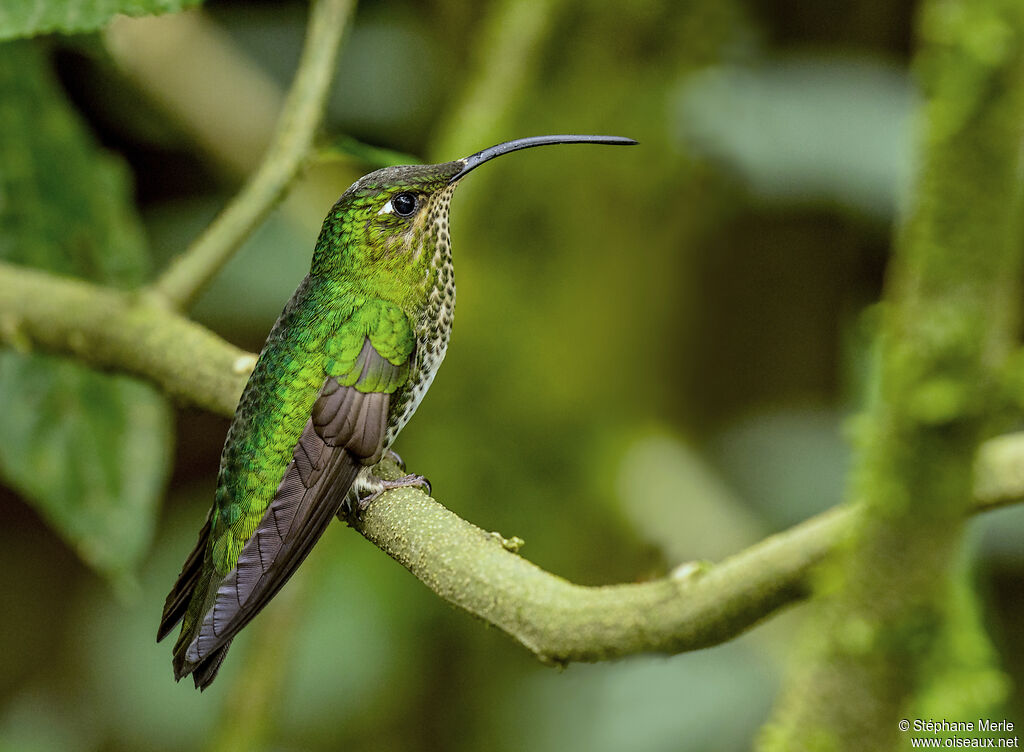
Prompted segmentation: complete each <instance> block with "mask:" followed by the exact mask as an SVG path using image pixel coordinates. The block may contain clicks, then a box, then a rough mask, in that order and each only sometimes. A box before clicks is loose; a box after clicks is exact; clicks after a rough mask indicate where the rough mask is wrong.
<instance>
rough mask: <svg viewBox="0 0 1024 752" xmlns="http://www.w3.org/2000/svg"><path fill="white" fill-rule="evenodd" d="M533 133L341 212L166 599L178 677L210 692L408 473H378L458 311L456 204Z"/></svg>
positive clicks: (240, 412)
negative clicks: (327, 555) (321, 547)
mask: <svg viewBox="0 0 1024 752" xmlns="http://www.w3.org/2000/svg"><path fill="white" fill-rule="evenodd" d="M574 141H593V142H598V143H632V142H631V141H629V140H628V139H616V138H612V137H589V136H552V137H541V138H538V139H522V140H520V141H515V142H509V143H508V144H502V145H499V146H497V147H492V148H491V149H488V150H485V151H483V152H479V153H478V154H475V155H473V156H472V157H468V158H467V159H463V160H458V161H455V162H447V163H444V164H439V165H423V166H410V167H390V168H386V169H383V170H378V171H377V172H375V173H371V174H370V175H367V176H365V177H363V178H361V179H360V180H359V181H357V182H356V183H355V184H354V185H353V186H352V187H351V188H349V189H348V190H347V191H346V192H345V194H344V195H343V196H342V197H341V198H340V199H339V200H338V202H337V203H336V204H335V205H334V207H333V208H332V209H331V211H330V213H329V214H328V215H327V218H326V219H325V220H324V225H323V228H322V230H321V232H320V236H319V238H318V240H317V245H316V248H315V250H314V253H313V261H312V265H311V268H310V273H309V275H308V276H307V277H306V279H304V280H303V282H302V284H301V285H300V286H299V288H298V289H297V290H296V291H295V294H294V295H293V296H292V298H291V300H289V302H288V304H287V305H286V306H285V309H284V311H283V312H282V314H281V316H280V318H279V319H278V321H277V323H276V324H275V325H274V328H273V329H272V330H271V332H270V335H269V336H268V338H267V342H266V345H265V346H264V348H263V351H262V352H261V353H260V356H259V359H258V360H257V362H256V366H255V368H254V370H253V373H252V375H251V377H250V379H249V382H248V384H247V385H246V388H245V391H244V392H243V394H242V398H241V400H240V402H239V405H238V409H237V411H236V414H235V418H234V420H233V421H232V424H231V428H230V429H229V431H228V436H227V441H226V442H225V445H224V450H223V452H222V454H221V466H220V472H219V474H218V478H217V490H216V493H215V495H214V504H213V508H212V509H211V511H210V515H209V517H208V520H207V524H206V525H205V526H204V528H203V530H202V531H201V532H200V537H199V542H198V544H197V545H196V548H195V550H194V551H193V552H192V554H191V556H190V557H189V558H188V560H187V561H186V562H185V565H184V567H183V568H182V572H181V574H180V575H179V578H178V581H177V583H176V584H175V586H174V588H173V589H172V591H171V593H170V595H168V598H167V602H166V604H165V606H164V614H163V618H162V620H161V624H160V629H159V633H158V639H162V638H163V637H164V636H165V635H166V634H167V633H168V632H169V631H170V630H171V629H173V627H174V626H175V624H177V623H178V622H179V621H181V622H182V628H181V633H180V635H179V638H178V640H177V642H176V644H175V646H174V669H175V677H176V678H179V679H180V678H181V677H182V676H185V675H187V674H190V673H191V674H192V675H193V678H194V680H195V684H196V686H197V687H200V688H205V687H206V686H208V685H209V683H210V682H211V681H213V678H214V677H215V676H216V673H217V670H218V668H219V666H220V663H221V661H222V660H223V658H224V655H225V654H226V652H227V650H228V647H229V646H230V644H231V640H232V639H233V637H234V636H235V635H236V634H237V633H238V631H240V630H241V629H242V628H243V627H244V626H245V625H246V624H247V623H248V622H249V620H250V619H252V617H253V616H255V614H256V613H257V612H258V611H259V610H260V609H261V608H262V607H263V606H264V605H266V603H267V602H268V601H269V600H270V598H272V597H273V595H274V594H275V593H276V592H277V591H278V589H280V587H281V586H282V585H283V584H284V582H285V581H287V579H288V578H289V577H290V576H291V574H292V573H293V572H294V570H295V568H296V567H297V566H298V565H299V564H300V563H301V562H302V560H303V558H304V557H305V556H306V554H307V553H308V552H309V550H310V548H311V547H312V545H313V544H314V543H315V542H316V540H317V539H318V538H319V537H320V535H321V534H322V532H323V530H324V529H325V528H326V526H327V524H328V523H329V521H330V519H331V518H333V517H334V516H335V514H337V513H338V512H339V511H340V510H342V508H343V505H344V503H345V501H346V499H348V498H351V496H352V495H353V494H355V495H356V496H359V497H363V498H365V496H366V494H367V493H369V494H371V495H375V494H376V493H378V492H380V491H381V490H383V489H385V488H387V487H392V486H394V485H401V484H414V483H416V484H418V483H422V482H423V479H422V478H421V477H420V476H407V477H406V478H405V479H401V480H400V481H396V482H390V483H388V482H384V481H380V480H379V479H376V477H375V476H373V475H372V474H371V472H370V469H371V467H372V465H373V464H375V463H376V462H378V461H379V460H380V458H381V456H382V455H383V453H384V452H386V451H387V450H388V449H389V448H390V446H391V443H392V442H393V441H394V439H395V437H396V436H397V435H398V433H399V431H401V429H402V427H403V426H404V425H405V423H406V422H407V421H408V420H409V418H410V417H411V416H412V414H413V412H415V410H416V407H417V406H418V404H419V402H420V400H421V399H422V398H423V395H424V394H425V393H426V390H427V389H428V388H429V386H430V383H431V382H432V380H433V378H434V374H435V373H436V371H437V368H438V366H439V365H440V363H441V360H442V359H443V358H444V354H445V350H446V348H447V344H448V338H449V335H450V332H451V324H452V316H453V313H454V307H455V283H454V275H453V268H452V259H451V243H450V237H449V233H448V207H449V204H450V202H451V197H452V193H453V192H454V190H455V186H456V184H457V183H458V181H459V180H460V179H461V177H462V176H463V175H465V174H466V173H467V172H469V171H470V170H471V169H473V168H475V167H476V166H477V165H478V164H482V163H483V162H485V161H487V160H489V159H491V158H493V157H494V156H498V155H499V154H503V153H506V152H508V151H514V150H516V149H520V148H526V147H528V146H536V145H540V144H544V143H563V142H574Z"/></svg>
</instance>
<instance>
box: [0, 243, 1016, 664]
mask: <svg viewBox="0 0 1024 752" xmlns="http://www.w3.org/2000/svg"><path fill="white" fill-rule="evenodd" d="M0 344H5V345H8V346H14V347H18V348H21V349H30V348H34V347H38V348H41V349H45V350H47V351H51V352H56V353H61V354H66V355H71V356H73V357H76V358H79V359H81V360H82V361H84V362H86V363H89V364H91V365H93V366H95V367H98V368H104V369H111V370H117V371H122V372H127V373H130V374H134V375H136V376H139V377H140V378H143V379H146V380H149V381H152V382H153V383H155V384H156V385H157V386H159V387H160V388H162V389H164V390H165V391H167V392H168V393H170V394H172V395H175V396H177V397H178V398H179V399H182V400H185V401H187V402H190V403H193V404H195V405H198V406H200V407H202V408H204V409H207V410H210V411H212V412H215V413H218V414H220V415H225V416H230V415H231V414H232V413H233V412H234V409H235V405H236V403H237V401H238V397H239V395H240V393H241V390H242V386H243V385H244V382H245V379H246V378H247V376H248V373H249V370H250V369H251V367H252V364H253V363H254V362H255V356H254V355H252V354H251V353H247V352H245V351H243V350H240V349H238V348H236V347H234V346H232V345H230V344H228V343H227V342H225V341H224V340H222V339H221V338H219V337H218V336H217V335H215V334H213V333H212V332H210V331H209V330H207V329H205V328H203V327H202V326H199V325H198V324H196V323H194V322H192V321H189V320H188V319H187V318H185V317H184V316H182V315H180V314H177V313H174V312H172V311H168V310H167V309H166V308H164V307H161V306H158V305H154V304H153V303H152V302H151V301H150V299H149V298H147V297H146V296H142V295H138V294H132V293H123V292H118V291H114V290H110V289H107V288H103V287H99V286H96V285H93V284H90V283H87V282H81V281H78V280H71V279H62V278H58V277H55V276H53V275H50V274H46V273H42V272H37V271H32V270H28V269H24V268H20V267H16V266H12V265H10V264H2V263H0ZM978 463H979V464H978V467H979V470H978V478H979V485H978V488H977V493H976V497H977V501H976V503H975V509H976V510H983V509H988V508H992V507H995V506H1000V505H1005V504H1012V503H1016V502H1019V501H1021V500H1022V499H1024V472H1022V471H1021V470H1020V468H1022V467H1024V434H1014V435H1010V436H1005V437H1001V438H999V439H995V440H993V441H990V442H988V443H986V444H985V445H984V446H983V449H982V452H981V453H980V454H979V458H978ZM382 471H383V472H384V473H385V474H386V473H390V474H391V475H397V474H398V473H399V472H400V471H399V470H398V468H397V467H396V466H394V465H387V464H385V465H384V466H383V467H382ZM861 515H862V508H861V506H850V507H844V508H836V509H833V510H831V511H829V512H826V513H824V514H823V515H819V516H818V517H814V518H812V519H810V520H808V521H806V522H804V523H802V524H800V525H798V526H796V527H794V528H792V529H790V530H787V531H785V532H783V533H780V534H778V535H775V536H772V537H770V538H767V539H765V540H764V541H761V542H760V543H758V544H757V545H755V546H752V547H751V548H748V549H746V550H745V551H743V552H741V553H738V554H736V555H735V556H732V557H730V558H728V559H726V560H724V561H723V562H721V563H720V564H717V565H710V564H695V565H693V566H687V567H683V568H681V569H678V570H676V572H674V573H673V574H672V575H670V576H668V577H664V578H661V579H658V580H654V581H651V582H644V583H639V584H627V585H610V586H604V587H584V586H580V585H575V584H573V583H571V582H568V581H567V580H565V579H563V578H561V577H558V576H556V575H553V574H550V573H548V572H545V571H544V570H542V569H540V568H539V567H536V566H535V565H533V564H531V563H530V562H529V561H527V560H526V559H523V558H522V557H520V556H518V555H517V554H515V553H513V552H512V551H510V550H508V549H509V548H510V546H509V545H508V543H507V542H506V541H503V540H502V539H501V537H500V536H496V535H495V534H491V533H487V532H485V531H483V530H481V529H480V528H478V527H476V526H474V525H472V524H471V523H469V522H466V521H465V520H462V519H460V518H459V517H458V516H456V515H455V514H453V513H452V512H450V511H449V510H447V509H446V508H445V507H443V506H442V505H441V504H439V503H438V502H436V501H434V500H433V499H431V498H430V497H428V496H427V495H426V494H424V493H423V492H421V491H419V490H416V489H398V490H395V491H390V492H388V493H385V494H383V495H382V496H380V497H379V498H378V499H377V500H376V501H375V502H374V503H373V504H372V505H371V506H370V508H369V509H368V510H367V511H366V513H365V514H364V515H363V517H362V519H360V520H357V521H353V523H352V524H353V526H354V527H355V528H356V529H357V530H358V531H359V532H360V533H361V534H362V535H363V536H365V537H366V538H367V539H368V540H369V541H370V542H372V543H373V544H374V545H376V546H377V547H379V548H380V549H381V550H382V551H384V552H385V553H386V554H388V555H389V556H391V557H392V558H393V559H395V560H396V561H398V562H399V563H400V564H402V565H403V566H404V567H406V568H407V569H408V570H409V571H410V572H412V573H413V574H414V575H415V576H416V577H417V578H419V579H420V580H421V581H422V582H423V583H424V584H425V585H427V587H429V588H430V589H431V590H433V591H434V592H435V593H437V594H438V595H439V596H440V597H442V598H444V599H445V600H447V601H449V602H450V603H452V604H453V605H456V606H458V607H459V608H462V609H465V610H466V611H468V612H470V613H472V614H474V615H475V616H478V617H479V618H481V619H483V620H484V621H487V622H489V623H491V624H494V625H495V626H497V627H498V628H500V629H501V630H503V631H504V632H506V633H507V634H509V635H511V636H512V637H513V638H515V639H516V640H517V641H519V642H520V643H522V644H523V645H525V646H526V647H527V648H528V649H529V650H531V651H533V652H534V653H535V654H536V655H537V656H538V657H540V658H542V659H543V660H546V661H549V662H553V663H563V662H567V661H598V660H605V659H608V658H614V657H618V656H624V655H629V654H632V653H637V652H665V653H678V652H682V651H686V650H696V649H698V648H703V647H708V646H709V645H714V644H717V643H720V642H724V641H726V640H729V639H731V638H732V637H735V636H736V635H738V634H740V633H741V632H743V631H744V630H745V629H747V628H748V627H750V626H751V625H753V624H755V623H756V622H758V621H759V620H761V619H764V618H766V617H768V616H770V615H771V614H773V613H774V612H776V611H777V610H779V609H780V608H782V607H784V606H786V605H787V604H789V603H792V602H794V601H796V600H798V599H800V598H802V597H804V596H805V595H806V594H807V592H808V582H809V576H810V573H811V571H812V569H813V568H814V566H815V565H816V564H817V563H819V562H820V561H821V560H822V559H823V558H824V557H825V556H826V555H827V554H828V553H829V552H830V551H831V550H832V549H833V548H834V547H835V546H836V545H837V543H838V542H839V541H840V540H842V539H843V537H844V536H845V535H846V533H847V531H849V530H850V529H851V526H852V525H854V524H855V523H856V521H857V519H858V518H859V517H860V516H861Z"/></svg>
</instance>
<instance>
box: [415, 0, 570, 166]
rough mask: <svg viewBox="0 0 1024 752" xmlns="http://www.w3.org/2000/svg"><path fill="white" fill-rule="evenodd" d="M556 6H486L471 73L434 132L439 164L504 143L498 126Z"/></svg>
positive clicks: (528, 2) (516, 2)
mask: <svg viewBox="0 0 1024 752" xmlns="http://www.w3.org/2000/svg"><path fill="white" fill-rule="evenodd" d="M558 6H559V0H501V2H498V3H494V4H493V5H491V6H489V11H488V15H487V17H486V18H485V19H484V22H483V23H482V25H481V28H480V29H479V30H478V31H477V32H476V34H475V36H476V39H475V40H474V44H473V46H472V49H471V51H470V55H471V57H472V62H471V63H470V64H469V65H467V66H466V69H467V70H470V71H473V73H472V75H471V76H470V77H469V78H468V80H467V81H466V82H465V84H464V85H463V89H462V91H461V94H460V96H459V97H458V98H457V99H456V100H455V101H454V102H452V103H451V105H450V106H449V107H448V108H447V112H448V114H447V116H446V117H445V119H444V120H443V121H442V123H441V124H440V126H438V128H437V135H436V137H435V139H434V144H433V148H432V149H431V153H432V154H434V155H435V156H436V157H437V159H438V161H443V160H447V159H453V158H454V157H453V156H452V155H459V154H469V153H470V152H473V151H477V150H478V149H482V148H484V147H485V146H489V145H490V144H492V143H496V142H497V141H503V140H505V135H503V134H501V133H500V130H501V129H500V125H501V123H502V122H503V121H504V120H506V119H507V118H508V117H509V114H510V112H511V110H512V108H513V107H514V106H515V104H516V103H517V102H518V101H519V100H520V95H521V93H522V91H523V88H524V86H525V84H526V83H527V82H528V81H529V79H530V76H531V75H532V74H533V72H534V71H535V70H536V66H537V60H538V57H539V56H540V51H541V48H542V46H543V44H544V41H545V40H546V39H547V37H548V34H549V32H550V29H551V26H552V24H553V20H554V16H555V14H556V12H557V10H558Z"/></svg>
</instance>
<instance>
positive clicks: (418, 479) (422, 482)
mask: <svg viewBox="0 0 1024 752" xmlns="http://www.w3.org/2000/svg"><path fill="white" fill-rule="evenodd" d="M413 486H419V487H420V488H422V489H424V490H426V492H427V495H428V496H429V495H430V492H431V490H432V489H431V486H430V481H429V480H427V479H426V478H425V477H424V476H422V475H403V476H402V477H401V478H395V479H394V480H382V481H381V482H380V487H379V488H378V489H377V490H376V491H374V492H373V493H372V494H370V495H369V496H364V497H363V498H361V499H359V501H358V502H357V504H356V507H357V509H358V511H359V512H365V511H366V508H367V507H369V506H370V504H372V503H373V502H374V501H375V500H376V499H377V497H378V496H380V495H381V494H382V493H384V492H385V491H393V490H394V489H396V488H411V487H413Z"/></svg>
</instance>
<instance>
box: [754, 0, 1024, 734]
mask: <svg viewBox="0 0 1024 752" xmlns="http://www.w3.org/2000/svg"><path fill="white" fill-rule="evenodd" d="M989 34H995V35H996V36H997V37H998V40H999V41H998V43H997V44H995V43H988V42H985V43H982V44H979V39H990V37H988V36H987V35H989ZM996 36H993V37H991V39H995V38H996ZM919 38H920V42H921V48H920V51H919V53H918V55H917V57H916V61H915V63H916V70H917V73H918V78H919V82H920V84H921V89H922V91H923V92H924V97H923V100H922V105H923V107H922V118H921V123H920V126H921V132H920V136H921V138H920V142H921V143H920V154H919V156H918V159H917V162H918V164H919V169H918V174H917V176H916V178H915V184H914V186H913V190H912V193H911V196H912V201H911V204H910V206H909V207H908V211H907V212H906V214H905V216H904V217H903V221H902V223H901V226H900V228H899V232H898V234H897V238H896V242H895V248H894V255H893V261H892V263H891V266H890V269H889V274H888V279H887V289H886V294H885V304H884V308H883V312H884V317H883V326H882V331H881V337H880V345H881V347H880V350H879V352H880V364H879V365H880V368H879V373H880V379H879V390H878V392H879V396H878V399H877V400H876V401H875V403H874V404H873V405H872V406H871V407H870V410H869V411H868V413H867V414H866V415H865V416H864V417H863V418H862V419H861V423H860V425H861V431H860V435H859V439H860V441H859V447H858V449H859V451H858V453H857V456H856V462H855V471H854V476H853V477H854V487H855V489H856V493H857V495H859V496H860V497H862V498H864V499H866V500H867V504H866V505H865V509H864V513H863V514H862V516H861V519H860V520H859V522H858V525H857V526H856V530H855V532H854V534H853V535H851V536H850V545H848V546H845V547H844V548H843V550H842V551H841V552H840V553H839V555H837V556H835V557H833V558H832V559H831V560H830V562H829V563H828V565H827V566H826V567H824V568H823V571H822V576H821V578H820V580H819V583H818V586H817V588H816V595H817V596H818V597H817V598H816V600H815V603H816V609H815V612H814V614H813V615H812V618H811V619H810V620H809V623H808V635H807V640H806V641H805V644H806V645H808V646H810V649H809V650H807V651H806V652H807V653H808V655H806V656H800V657H799V659H798V660H797V662H796V663H795V664H794V666H795V668H794V670H792V671H791V678H790V681H789V686H788V688H787V690H786V691H785V692H784V693H783V699H782V701H781V703H780V705H779V709H778V710H777V712H776V715H775V719H774V721H773V723H772V724H771V725H770V726H769V727H767V731H766V733H765V734H764V736H763V737H762V746H761V749H762V750H765V752H768V751H769V750H772V751H774V750H793V749H819V748H827V749H830V750H836V752H840V751H841V750H858V752H859V751H860V750H890V749H895V748H896V747H897V746H898V745H899V744H900V743H901V741H903V740H905V737H904V736H901V734H900V732H899V728H898V725H897V724H898V722H899V720H900V719H901V718H907V717H914V715H913V712H912V711H913V710H914V706H913V703H915V702H916V701H918V700H919V699H920V698H921V697H923V696H924V695H925V694H926V693H927V691H928V689H929V688H930V686H932V685H934V684H935V682H936V681H938V677H939V676H940V675H941V674H940V672H939V671H938V670H937V669H936V668H935V667H936V666H938V665H942V666H949V665H950V664H951V663H954V662H955V661H956V660H957V656H955V655H950V654H949V652H950V649H949V643H948V642H946V641H944V640H943V636H944V635H947V634H949V631H950V630H951V629H952V627H951V625H953V624H955V623H957V620H956V617H957V616H958V611H957V609H960V608H962V607H961V606H959V605H958V603H957V599H956V598H955V597H954V593H955V592H956V583H957V581H958V573H957V571H956V568H957V563H958V561H959V560H960V556H959V555H960V549H961V545H962V538H963V519H964V514H965V512H966V511H967V509H969V505H970V492H971V488H972V484H973V485H974V486H975V487H977V484H979V483H984V482H985V481H984V480H983V479H980V478H978V477H976V476H975V475H974V473H975V469H974V467H973V466H972V463H971V457H972V455H974V454H975V452H976V450H977V448H978V446H979V445H980V444H981V443H982V442H983V440H984V439H985V438H986V437H987V436H991V435H992V433H993V432H994V431H996V430H997V429H998V427H999V426H1001V425H1003V424H1004V423H1005V420H1006V418H1005V415H1004V410H1005V405H1006V402H1005V394H1006V391H1007V389H1008V388H1009V387H1010V386H1012V385H1008V384H1007V373H1008V372H1009V373H1012V371H1013V370H1014V369H1013V368H1012V367H1011V366H1010V365H1009V360H1010V354H1011V352H1012V351H1013V349H1014V348H1015V347H1016V339H1017V332H1016V329H1017V326H1016V324H1017V315H1018V311H1019V303H1018V301H1019V300H1020V297H1021V289H1022V284H1021V277H1022V274H1021V271H1022V261H1024V253H1022V247H1021V242H1020V221H1021V220H1020V217H1021V212H1022V209H1024V202H1022V189H1024V182H1022V179H1021V167H1022V158H1021V149H1020V144H1021V135H1022V133H1024V9H1022V8H1021V6H1020V4H1019V3H1017V2H1011V1H1010V0H928V1H927V2H924V3H922V4H921V11H920V18H919ZM996 454H998V452H996ZM960 613H962V612H960ZM943 651H944V652H943ZM988 701H989V702H995V701H996V700H995V699H989V700H988ZM942 710H943V713H944V714H945V716H946V717H947V718H949V719H955V718H958V717H960V716H958V715H957V714H958V713H967V712H972V711H968V710H967V706H966V705H961V706H960V707H951V706H949V705H947V706H945V707H944V708H943V709H942ZM972 710H973V708H972ZM964 717H977V716H971V715H965V716H964ZM904 743H905V742H904Z"/></svg>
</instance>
